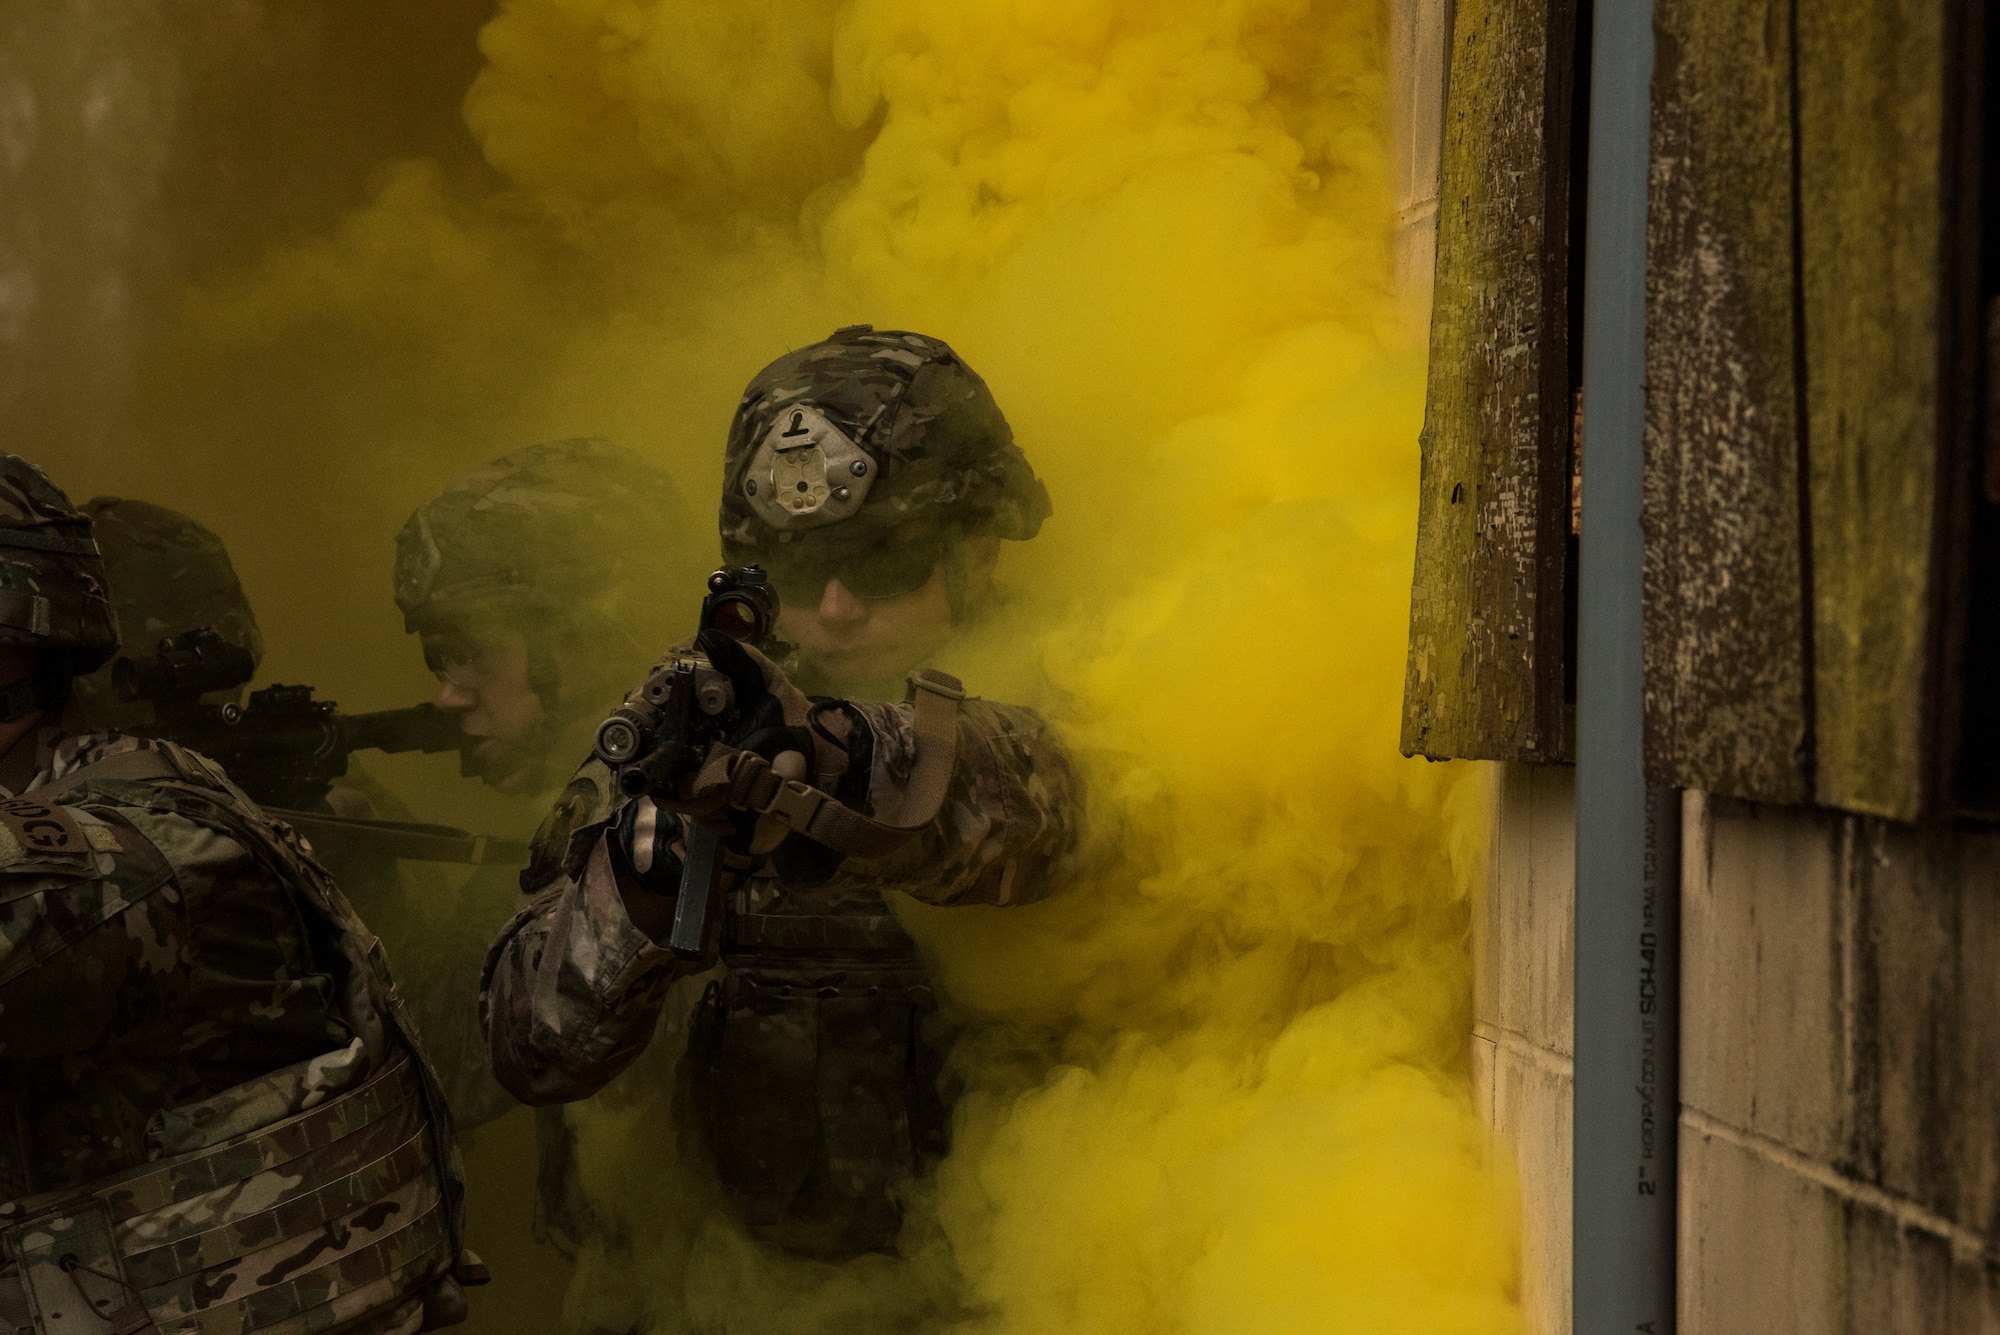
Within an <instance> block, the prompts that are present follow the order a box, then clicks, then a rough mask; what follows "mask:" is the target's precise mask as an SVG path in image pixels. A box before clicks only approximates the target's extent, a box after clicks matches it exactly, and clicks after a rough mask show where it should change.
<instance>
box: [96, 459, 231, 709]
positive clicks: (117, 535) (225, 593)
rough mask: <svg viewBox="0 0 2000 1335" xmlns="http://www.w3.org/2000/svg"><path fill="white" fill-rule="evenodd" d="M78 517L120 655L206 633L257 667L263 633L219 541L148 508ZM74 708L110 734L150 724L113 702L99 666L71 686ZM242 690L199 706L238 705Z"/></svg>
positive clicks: (99, 510)
mask: <svg viewBox="0 0 2000 1335" xmlns="http://www.w3.org/2000/svg"><path fill="white" fill-rule="evenodd" d="M83 513H84V514H85V515H86V516H88V517H89V519H90V522H91V529H92V531H93V532H94V533H95V534H96V535H97V546H98V549H99V550H100V551H101V552H102V553H103V555H104V569H105V572H106V574H107V575H108V577H109V579H110V582H111V589H112V596H113V597H114V598H115V599H116V601H117V612H118V628H119V632H120V635H121V637H122V638H123V640H124V647H125V652H126V653H128V654H144V653H147V652H149V651H151V650H152V649H153V648H154V646H156V645H158V644H159V642H160V641H161V640H163V639H165V638H166V637H167V636H169V635H184V634H186V633H187V632H188V631H191V630H198V629H200V628H202V627H207V628H208V629H210V630H213V631H214V632H215V633H216V634H218V635H220V636H221V637H222V638H223V639H225V640H227V641H229V642H230V643H231V644H233V645H236V646H237V647H238V648H240V649H242V650H243V651H244V652H246V653H248V654H249V655H250V661H251V663H252V664H253V665H254V664H258V663H262V662H263V661H264V633H263V631H262V630H260V629H259V628H258V626H257V614H256V613H255V612H254V611H252V610H251V607H250V600H249V598H247V597H246V596H244V593H243V584H242V581H240V580H238V579H237V578H236V567H235V565H234V564H232V563H231V561H230V559H229V549H228V548H226V547H225V546H223V543H222V539H221V538H219V537H217V536H216V535H215V533H214V532H212V531H211V530H209V529H208V528H206V527H204V526H203V525H202V524H200V523H198V522H196V521H195V520H194V519H191V518H189V517H188V516H187V515H184V514H182V513H181V512H180V511H179V510H170V509H168V508H167V507H166V506H164V505H154V504H153V503H152V502H151V501H135V500H128V499H124V498H122V497H118V496H99V497H96V498H95V499H93V500H89V501H85V502H84V504H83ZM75 694H76V700H77V704H78V705H79V706H80V707H81V708H82V709H83V712H84V717H85V718H87V719H89V720H90V724H91V726H92V727H93V728H96V729H98V730H111V729H119V728H127V727H131V726H132V725H134V724H139V723H146V722H149V721H150V720H151V717H152V706H150V705H148V704H146V703H144V702H142V701H137V700H123V699H120V698H119V695H118V692H117V690H116V689H115V688H114V687H113V685H112V681H111V668H110V665H109V664H107V665H105V666H104V667H101V668H99V669H98V670H97V671H95V672H92V673H90V674H89V675H88V676H84V677H79V678H77V681H76V687H75ZM242 697H243V688H242V687H240V686H239V687H237V688H235V689H233V690H230V691H228V692H215V693H213V694H211V695H209V696H207V697H204V698H205V699H208V700H209V701H210V702H212V703H216V704H220V703H223V702H225V701H227V702H228V703H231V704H241V703H242Z"/></svg>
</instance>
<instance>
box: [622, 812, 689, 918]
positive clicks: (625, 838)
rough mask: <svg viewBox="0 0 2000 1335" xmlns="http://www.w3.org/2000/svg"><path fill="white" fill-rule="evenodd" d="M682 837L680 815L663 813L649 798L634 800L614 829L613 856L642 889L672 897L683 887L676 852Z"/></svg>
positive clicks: (625, 872)
mask: <svg viewBox="0 0 2000 1335" xmlns="http://www.w3.org/2000/svg"><path fill="white" fill-rule="evenodd" d="M680 837H681V818H680V817H679V816H676V815H675V814H674V813H673V812H671V811H662V810H661V809H660V807H659V805H658V804H657V803H655V802H654V801H653V799H652V798H650V797H639V798H634V799H633V800H632V801H630V802H627V803H626V804H625V809H624V810H623V811H621V812H619V813H618V823H617V824H616V825H614V826H613V827H612V831H611V840H610V851H611V856H612V858H613V860H614V861H616V862H617V863H618V869H619V871H621V872H623V873H624V874H625V875H626V876H627V877H629V878H631V880H632V881H633V883H634V884H636V885H637V886H638V887H639V888H640V889H641V890H644V891H646V892H648V893H650V894H655V895H671V894H673V893H674V892H675V891H677V890H679V889H680V884H681V859H680V855H679V854H678V853H676V852H675V851H674V844H675V843H676V842H678V841H679V839H680Z"/></svg>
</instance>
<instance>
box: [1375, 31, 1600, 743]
mask: <svg viewBox="0 0 2000 1335" xmlns="http://www.w3.org/2000/svg"><path fill="white" fill-rule="evenodd" d="M1573 28H1574V19H1573V14H1572V10H1571V7H1570V4H1569V3H1568V0H1466V2H1465V3H1462V4H1460V5H1459V6H1458V8H1457V12H1456V15H1455V18H1454V22H1453V46H1452V62H1451V71H1450V81H1449V90H1450V91H1449V96H1448V100H1447V104H1446V110H1445V127H1444V153H1443V164H1442V189H1441V197H1440V204H1439V214H1438V254H1437V283H1436V288H1435V292H1434V297H1433V302H1434V304H1433V307H1432V315H1431V364H1430V384H1429V390H1428V394H1427V395H1426V404H1425V419H1424V430H1423V469H1422V482H1421V498H1420V508H1419V518H1418V535H1417V560H1416V573H1415V581H1414V586H1413V592H1412V598H1411V619H1410V653H1409V664H1408V672H1407V677H1406V684H1405V694H1404V715H1403V750H1404V752H1405V753H1406V754H1411V755H1417V754H1421V755H1427V756H1432V757H1438V758H1443V757H1449V756H1460V757H1470V758H1478V759H1492V760H1552V759H1559V758H1561V756H1562V754H1563V750H1564V741H1563V624H1564V616H1563V562H1564V542H1565V537H1566V530H1567V514H1568V507H1567V494H1568V472H1569V470H1568V455H1569V449H1568V439H1569V409H1568V384H1569V369H1568V367H1569V351H1568V337H1567V331H1568V303H1569V285H1568V248H1567V236H1568V229H1567V217H1568V207H1569V205H1568V201H1569V193H1568V192H1569V181H1568V163H1569V116H1570V100H1571V86H1570V85H1571V71H1570V66H1571V39H1572V35H1573Z"/></svg>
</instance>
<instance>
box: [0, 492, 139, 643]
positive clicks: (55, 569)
mask: <svg viewBox="0 0 2000 1335" xmlns="http://www.w3.org/2000/svg"><path fill="white" fill-rule="evenodd" d="M5 533H15V534H19V535H21V537H22V540H24V541H26V542H29V543H40V544H42V546H43V547H44V548H49V549H46V550H37V548H36V547H34V546H20V545H16V544H15V543H10V542H0V644H21V645H26V646H28V647H29V648H32V649H43V650H56V651H59V652H61V653H62V654H63V655H64V657H65V658H66V659H67V662H66V664H65V666H66V667H67V668H68V670H69V671H70V672H73V673H84V672H89V671H92V670H93V669H95V668H96V667H98V666H99V665H100V664H102V663H103V662H104V661H105V660H106V659H108V658H110V657H111V655H112V654H114V653H116V652H117V650H118V619H117V617H116V615H115V614H114V613H113V612H112V610H111V598H110V594H109V593H108V592H107V591H106V589H105V577H104V562H103V560H102V559H100V558H99V557H98V556H97V555H95V554H94V551H93V550H92V548H91V545H90V520H89V519H88V518H87V517H86V516H84V515H83V514H82V513H80V512H79V511H78V510H77V509H76V508H75V507H74V506H72V505H71V504H70V501H69V497H67V496H65V495H63V493H62V491H61V490H60V489H59V488H58V487H57V486H56V485H55V484H54V483H53V482H51V481H49V479H48V477H47V476H46V475H45V474H44V473H43V472H42V470H41V469H39V468H37V467H35V466H34V465H33V464H31V463H29V462H28V461H27V460H25V459H20V458H17V457H15V456H14V455H11V454H0V535H4V534H5Z"/></svg>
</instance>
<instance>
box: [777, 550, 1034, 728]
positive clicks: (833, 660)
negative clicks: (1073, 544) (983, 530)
mask: <svg viewBox="0 0 2000 1335" xmlns="http://www.w3.org/2000/svg"><path fill="white" fill-rule="evenodd" d="M998 554H999V542H998V540H997V539H992V538H981V539H974V540H972V541H970V542H968V543H967V544H966V547H965V550H964V559H965V561H966V574H967V584H968V588H967V595H968V600H969V601H977V600H978V599H979V598H981V597H983V596H984V594H985V591H986V589H987V587H988V586H989V585H990V584H991V581H992V576H993V564H994V561H995V559H996V558H997V556H998ZM951 628H952V617H951V599H950V597H949V595H948V594H947V592H946V585H945V574H944V568H943V567H942V566H938V567H936V568H934V569H933V570H932V571H931V576H930V578H929V579H928V580H926V581H925V582H924V584H923V585H922V586H921V587H920V588H917V589H915V590H913V591H911V592H909V593H904V594H898V595H897V596H895V597H893V598H862V597H859V596H857V595H856V594H855V593H854V592H853V591H852V590H851V589H849V588H848V587H847V586H846V585H845V584H844V583H842V582H841V580H840V577H839V576H838V575H834V576H831V577H829V578H828V579H827V581H826V583H825V585H824V586H823V587H822V588H821V590H820V594H819V598H818V600H817V601H816V602H813V601H810V600H807V599H802V598H796V597H794V598H788V599H786V600H785V602H784V603H783V604H782V606H781V607H780V608H779V610H778V633H779V635H781V636H782V637H783V638H785V639H787V640H790V641H791V642H792V643H794V644H796V645H798V646H799V656H800V657H801V658H802V659H803V660H804V661H805V662H806V663H808V664H809V665H811V667H812V668H813V669H814V670H815V671H817V672H818V673H819V674H820V676H822V677H823V678H825V680H826V683H827V685H828V686H829V687H830V688H831V689H832V690H834V691H836V692H838V693H840V694H843V695H850V696H854V697H856V698H861V699H881V698H884V697H885V695H887V696H893V695H897V694H899V693H900V691H901V686H902V681H903V678H904V677H905V676H907V675H908V674H909V672H910V670H911V669H912V668H914V667H916V666H918V665H919V664H921V663H923V662H924V660H926V659H928V658H929V657H930V656H931V655H932V654H934V653H936V652H937V651H938V649H939V648H940V647H942V646H943V644H944V642H945V641H946V640H947V639H949V638H950V637H951Z"/></svg>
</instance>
